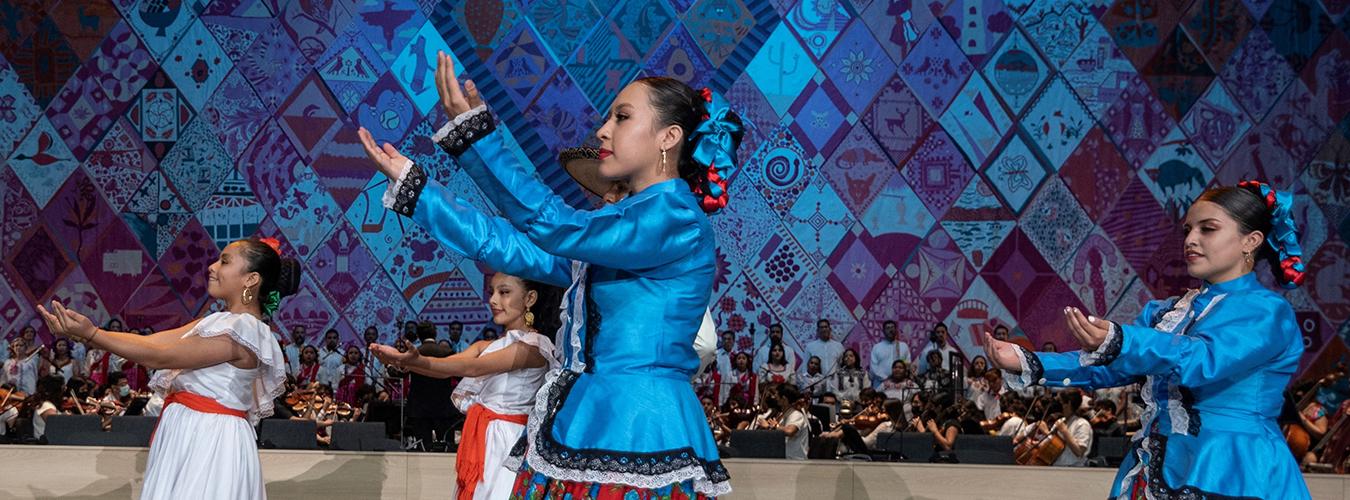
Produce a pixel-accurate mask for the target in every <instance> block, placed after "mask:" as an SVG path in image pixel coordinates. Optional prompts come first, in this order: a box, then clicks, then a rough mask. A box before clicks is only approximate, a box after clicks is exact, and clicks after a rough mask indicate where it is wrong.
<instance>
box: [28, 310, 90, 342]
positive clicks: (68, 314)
mask: <svg viewBox="0 0 1350 500" xmlns="http://www.w3.org/2000/svg"><path fill="white" fill-rule="evenodd" d="M38 314H41V315H42V320H43V321H45V322H47V329H48V330H51V332H52V333H55V334H57V335H61V336H65V337H72V338H76V339H79V340H87V339H89V337H92V336H93V335H94V329H95V327H94V322H93V321H90V320H89V318H87V317H85V315H83V314H80V313H77V312H75V311H72V310H70V309H66V307H65V306H63V305H61V303H60V302H57V301H55V300H53V301H52V308H51V310H50V311H49V310H47V308H45V307H42V304H38Z"/></svg>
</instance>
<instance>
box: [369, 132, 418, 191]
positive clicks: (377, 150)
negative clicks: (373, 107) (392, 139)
mask: <svg viewBox="0 0 1350 500" xmlns="http://www.w3.org/2000/svg"><path fill="white" fill-rule="evenodd" d="M356 135H357V136H358V137H360V138H361V147H362V148H364V149H365V150H366V156H369V157H370V160H371V161H373V162H375V165H377V166H379V168H380V172H381V173H383V174H384V175H385V177H388V178H389V180H391V181H392V180H394V179H397V178H398V176H399V173H400V170H401V169H402V168H403V165H404V164H405V162H406V161H407V160H408V158H407V157H405V156H403V154H401V153H399V152H398V150H397V149H394V145H393V144H389V143H387V142H386V143H384V146H382V147H381V146H376V145H375V138H374V137H372V136H371V135H370V131H369V130H366V128H365V127H361V129H360V130H357V131H356Z"/></svg>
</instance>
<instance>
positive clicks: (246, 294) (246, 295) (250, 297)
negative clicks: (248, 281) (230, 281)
mask: <svg viewBox="0 0 1350 500" xmlns="http://www.w3.org/2000/svg"><path fill="white" fill-rule="evenodd" d="M251 291H253V289H252V288H245V289H244V296H243V299H244V305H249V304H252V303H253V295H252V294H250V293H249V292H251Z"/></svg>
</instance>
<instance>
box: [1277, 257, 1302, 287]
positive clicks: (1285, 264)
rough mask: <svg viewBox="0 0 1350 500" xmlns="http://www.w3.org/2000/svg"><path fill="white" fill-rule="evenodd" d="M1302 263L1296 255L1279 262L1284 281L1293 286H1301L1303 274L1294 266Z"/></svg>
mask: <svg viewBox="0 0 1350 500" xmlns="http://www.w3.org/2000/svg"><path fill="white" fill-rule="evenodd" d="M1302 263H1303V259H1300V258H1299V257H1298V256H1297V255H1291V256H1289V257H1287V258H1285V259H1284V260H1282V261H1280V271H1281V272H1282V273H1284V279H1285V280H1288V281H1289V282H1290V283H1293V284H1294V285H1295V286H1303V278H1304V276H1305V273H1304V272H1303V271H1299V270H1298V269H1296V268H1295V266H1298V265H1299V264H1302Z"/></svg>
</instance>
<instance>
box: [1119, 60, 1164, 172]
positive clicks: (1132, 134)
mask: <svg viewBox="0 0 1350 500" xmlns="http://www.w3.org/2000/svg"><path fill="white" fill-rule="evenodd" d="M1101 119H1102V125H1103V126H1104V128H1105V129H1106V133H1107V135H1109V136H1110V137H1111V140H1112V141H1114V142H1115V143H1116V146H1117V147H1119V148H1120V150H1121V154H1122V155H1124V156H1125V160H1126V161H1128V162H1130V165H1132V166H1134V167H1136V168H1137V167H1139V166H1141V165H1143V163H1144V160H1145V159H1147V158H1148V157H1149V156H1152V155H1153V151H1154V150H1156V149H1157V148H1158V143H1160V142H1162V139H1163V138H1164V137H1166V136H1167V134H1168V133H1170V132H1171V131H1172V128H1173V126H1174V123H1173V121H1172V118H1171V117H1170V116H1168V115H1167V111H1166V106H1164V104H1163V103H1162V101H1160V100H1158V97H1157V96H1156V95H1154V94H1153V90H1152V89H1150V88H1149V87H1148V84H1146V83H1144V81H1143V80H1142V79H1140V78H1139V77H1138V76H1134V77H1132V78H1131V82H1130V83H1129V84H1128V87H1127V88H1126V89H1125V91H1124V92H1121V94H1120V98H1119V99H1117V100H1116V103H1115V104H1113V105H1111V107H1110V108H1108V109H1107V110H1106V114H1104V115H1103V116H1102V117H1101Z"/></svg>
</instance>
